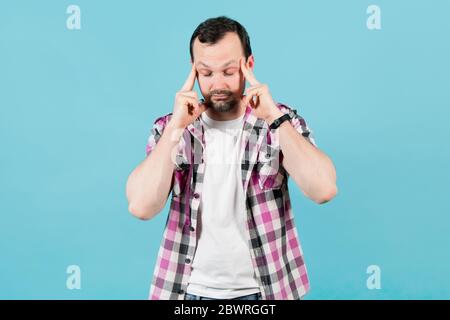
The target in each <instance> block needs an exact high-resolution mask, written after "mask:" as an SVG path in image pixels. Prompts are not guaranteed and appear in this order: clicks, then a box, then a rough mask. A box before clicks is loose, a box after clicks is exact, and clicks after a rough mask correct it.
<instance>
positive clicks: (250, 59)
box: [245, 55, 255, 72]
mask: <svg viewBox="0 0 450 320" xmlns="http://www.w3.org/2000/svg"><path fill="white" fill-rule="evenodd" d="M245 65H246V67H247V69H250V70H251V71H252V72H253V68H254V67H255V58H254V57H253V55H250V56H249V57H248V58H247V62H246V63H245Z"/></svg>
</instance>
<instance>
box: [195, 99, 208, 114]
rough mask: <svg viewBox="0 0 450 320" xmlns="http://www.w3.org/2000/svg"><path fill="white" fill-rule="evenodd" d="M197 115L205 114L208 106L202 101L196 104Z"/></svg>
mask: <svg viewBox="0 0 450 320" xmlns="http://www.w3.org/2000/svg"><path fill="white" fill-rule="evenodd" d="M197 108H198V114H201V113H202V112H205V111H206V109H207V108H208V106H207V105H206V103H204V102H203V101H200V102H199V104H198V107H197Z"/></svg>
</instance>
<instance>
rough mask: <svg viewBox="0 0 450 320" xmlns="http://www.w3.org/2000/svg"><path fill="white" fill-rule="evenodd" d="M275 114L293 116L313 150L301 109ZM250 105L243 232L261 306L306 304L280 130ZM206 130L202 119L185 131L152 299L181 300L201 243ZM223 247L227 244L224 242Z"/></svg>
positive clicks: (154, 136)
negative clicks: (267, 302) (266, 303)
mask: <svg viewBox="0 0 450 320" xmlns="http://www.w3.org/2000/svg"><path fill="white" fill-rule="evenodd" d="M277 106H278V108H279V109H280V110H281V111H282V112H284V113H288V114H289V115H290V116H291V120H290V121H291V124H292V126H293V127H294V128H295V129H296V130H297V131H298V132H299V133H300V134H302V135H303V137H305V138H306V139H307V140H308V141H309V142H310V143H311V144H313V145H314V146H316V143H315V141H314V138H313V135H312V132H311V130H310V129H309V128H308V126H307V124H306V122H305V120H304V119H303V118H302V117H301V116H299V115H298V114H297V112H296V110H294V109H292V108H291V107H289V106H286V105H283V104H277ZM251 111H252V108H251V107H250V106H247V108H246V112H245V115H244V124H243V137H242V144H241V148H242V149H241V150H242V151H243V156H242V162H241V172H242V185H243V188H244V193H245V194H246V199H247V200H246V207H247V212H246V215H247V218H246V222H247V223H246V230H247V231H248V232H247V241H248V245H249V248H250V253H251V257H252V263H253V266H254V270H255V273H256V277H257V280H258V283H259V286H260V289H261V294H262V299H264V300H269V299H283V300H288V299H301V298H302V297H303V296H304V295H305V294H306V293H307V291H308V290H309V281H308V276H307V272H306V266H305V263H304V260H303V251H302V249H301V246H300V242H299V238H298V234H297V230H296V227H295V224H294V217H293V214H292V210H291V201H290V198H289V191H288V183H287V182H288V173H287V171H286V170H285V169H284V168H283V166H282V165H280V163H282V162H281V161H282V159H283V154H282V153H281V152H280V146H279V140H278V132H277V131H278V130H271V129H269V127H268V124H267V123H266V122H265V121H264V120H262V119H259V118H257V117H256V116H255V115H254V114H253V112H251ZM171 116H172V113H169V114H167V115H165V116H163V117H160V118H158V119H157V120H156V121H155V123H154V126H153V128H152V131H151V134H150V136H149V138H148V143H147V146H146V154H147V156H148V155H149V154H150V153H151V152H152V150H153V149H154V148H155V146H156V144H157V142H158V140H159V138H160V137H161V135H162V133H163V130H164V127H165V126H166V124H167V123H168V122H169V120H170V118H171ZM203 133H204V128H203V125H202V122H201V121H200V119H199V118H197V119H196V120H195V121H194V122H193V123H192V124H190V125H189V126H188V127H187V128H186V129H185V130H184V131H183V134H182V136H181V138H180V142H179V143H178V147H177V150H176V157H174V161H175V170H174V175H173V178H172V187H171V188H172V199H171V203H170V211H169V214H168V217H167V221H166V225H165V230H164V234H163V239H162V242H161V246H160V249H159V252H158V257H157V262H156V266H155V270H154V274H153V280H152V283H151V286H150V294H149V299H152V300H153V299H163V300H167V299H171V300H173V299H180V300H182V299H184V294H185V291H186V287H187V285H188V283H189V277H190V274H191V263H192V260H193V258H194V253H195V249H196V243H197V237H198V235H197V232H196V227H197V217H198V215H199V205H200V200H201V197H202V186H203V176H204V172H205V163H204V161H203V156H204V155H203V150H204V148H205V140H204V135H203ZM223 240H224V241H226V239H223Z"/></svg>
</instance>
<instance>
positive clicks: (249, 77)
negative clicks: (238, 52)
mask: <svg viewBox="0 0 450 320" xmlns="http://www.w3.org/2000/svg"><path fill="white" fill-rule="evenodd" d="M241 70H242V73H243V74H244V77H245V79H247V81H248V82H249V83H250V85H251V86H256V85H259V82H258V80H256V78H255V76H254V74H253V72H252V71H251V70H250V69H248V68H247V67H246V66H245V62H244V59H243V58H241Z"/></svg>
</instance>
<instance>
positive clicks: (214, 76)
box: [127, 17, 337, 300]
mask: <svg viewBox="0 0 450 320" xmlns="http://www.w3.org/2000/svg"><path fill="white" fill-rule="evenodd" d="M190 53H191V63H192V69H191V72H190V74H189V76H188V78H187V80H186V82H185V84H184V85H183V87H182V88H181V90H180V91H179V92H178V93H177V94H176V97H175V103H174V107H173V113H169V114H167V115H165V116H162V117H160V118H158V119H157V120H156V121H155V122H154V126H153V129H152V132H151V134H150V137H149V139H148V144H147V148H146V153H147V158H146V159H145V160H144V161H143V162H142V163H141V164H139V166H138V167H137V168H136V169H135V170H134V171H133V172H132V173H131V175H130V177H129V179H128V182H127V198H128V201H129V211H130V212H131V213H132V214H133V215H135V216H136V217H138V218H140V219H144V220H146V219H150V218H152V217H153V216H155V215H156V214H157V213H158V212H160V211H161V210H162V209H163V208H164V206H165V204H166V201H167V199H168V196H169V194H170V192H172V199H171V203H170V212H169V215H168V217H167V222H166V226H165V231H164V235H163V241H162V243H161V247H160V250H159V253H158V259H157V263H156V267H155V271H154V277H153V280H152V283H151V288H150V297H149V298H150V299H193V300H201V299H255V300H256V299H264V300H265V299H301V298H302V297H303V296H304V295H305V294H306V292H307V291H308V289H309V282H308V277H307V273H306V267H305V264H304V260H303V253H302V249H301V247H300V243H299V239H298V235H297V230H296V228H295V225H294V217H293V214H292V211H291V202H290V198H289V192H288V177H289V176H291V177H292V178H293V179H294V181H295V183H296V184H297V185H298V186H299V188H300V189H301V190H302V191H303V193H304V194H305V195H306V196H307V197H309V198H310V199H312V200H313V201H315V202H316V203H319V204H320V203H325V202H327V201H330V200H331V199H332V198H333V197H334V196H335V195H336V193H337V187H336V172H335V169H334V166H333V163H332V161H331V160H330V159H329V158H328V157H327V156H326V155H325V154H324V153H323V152H322V151H320V150H319V149H318V148H317V146H316V144H315V141H314V138H313V136H312V133H311V130H310V129H309V128H308V126H307V124H306V122H305V120H304V119H303V118H302V117H301V116H300V115H298V114H297V112H296V110H294V109H292V108H290V107H288V106H286V105H283V104H280V103H275V102H274V101H273V99H272V97H271V95H270V92H269V90H268V87H267V85H264V84H261V83H260V82H258V80H257V79H256V78H255V75H254V74H253V69H254V57H253V55H252V51H251V47H250V40H249V37H248V34H247V32H246V30H245V28H244V27H243V26H242V25H241V24H239V23H238V22H236V21H234V20H232V19H229V18H227V17H218V18H212V19H208V20H206V21H204V22H203V23H201V24H200V25H199V26H198V27H197V29H196V30H195V31H194V33H193V35H192V38H191V42H190ZM196 79H197V80H198V84H199V88H200V91H201V94H202V96H203V98H204V99H202V100H199V99H198V96H197V93H196V91H195V90H194V84H195V80H196ZM246 81H248V83H249V84H250V87H249V88H247V89H245V82H246Z"/></svg>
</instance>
